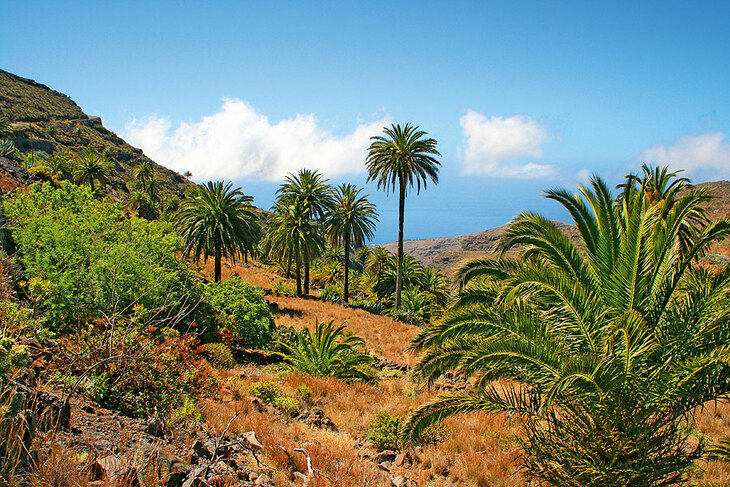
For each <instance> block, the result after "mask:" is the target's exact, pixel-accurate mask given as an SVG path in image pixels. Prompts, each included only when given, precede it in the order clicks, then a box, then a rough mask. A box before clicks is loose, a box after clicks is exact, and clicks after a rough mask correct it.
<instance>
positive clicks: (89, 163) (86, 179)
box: [75, 150, 109, 193]
mask: <svg viewBox="0 0 730 487" xmlns="http://www.w3.org/2000/svg"><path fill="white" fill-rule="evenodd" d="M108 167H109V163H108V162H107V160H106V159H104V158H103V157H101V156H99V155H98V154H97V153H96V152H94V151H92V150H87V151H86V152H84V154H83V155H82V156H81V158H80V159H79V160H78V162H77V164H76V170H75V175H76V181H77V182H78V183H81V184H83V183H89V186H91V192H92V193H93V192H94V181H97V182H98V183H99V184H101V185H102V186H104V184H105V183H106V182H107V178H108Z"/></svg>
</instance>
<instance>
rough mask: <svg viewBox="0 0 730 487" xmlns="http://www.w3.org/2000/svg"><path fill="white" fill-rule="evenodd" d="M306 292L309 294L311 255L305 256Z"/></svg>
mask: <svg viewBox="0 0 730 487" xmlns="http://www.w3.org/2000/svg"><path fill="white" fill-rule="evenodd" d="M304 294H305V295H307V296H309V256H308V255H305V256H304Z"/></svg>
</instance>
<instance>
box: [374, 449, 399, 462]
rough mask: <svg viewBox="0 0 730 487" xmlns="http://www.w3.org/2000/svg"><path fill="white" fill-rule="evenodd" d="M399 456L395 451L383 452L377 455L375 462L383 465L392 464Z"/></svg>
mask: <svg viewBox="0 0 730 487" xmlns="http://www.w3.org/2000/svg"><path fill="white" fill-rule="evenodd" d="M397 456H398V454H397V453H396V452H394V451H393V450H383V451H381V452H378V454H377V455H375V461H376V462H377V463H383V462H392V461H393V460H395V457H397Z"/></svg>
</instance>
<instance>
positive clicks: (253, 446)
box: [240, 431, 264, 452]
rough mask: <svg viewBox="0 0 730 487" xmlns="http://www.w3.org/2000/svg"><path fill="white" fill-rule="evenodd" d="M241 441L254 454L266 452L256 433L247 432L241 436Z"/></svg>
mask: <svg viewBox="0 0 730 487" xmlns="http://www.w3.org/2000/svg"><path fill="white" fill-rule="evenodd" d="M240 440H241V442H242V443H243V445H244V446H245V447H246V448H248V449H249V450H251V451H253V452H262V451H264V445H262V444H261V443H260V442H259V440H258V438H256V432H254V431H247V432H245V433H244V434H242V435H241V436H240Z"/></svg>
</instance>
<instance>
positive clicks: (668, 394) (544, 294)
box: [407, 175, 730, 487]
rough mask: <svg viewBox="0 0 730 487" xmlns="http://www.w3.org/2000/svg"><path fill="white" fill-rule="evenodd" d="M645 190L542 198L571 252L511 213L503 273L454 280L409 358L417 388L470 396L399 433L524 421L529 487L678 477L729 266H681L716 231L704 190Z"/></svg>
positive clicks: (717, 361) (723, 307)
mask: <svg viewBox="0 0 730 487" xmlns="http://www.w3.org/2000/svg"><path fill="white" fill-rule="evenodd" d="M648 177H649V176H648V175H647V176H645V178H637V177H634V176H629V177H627V179H626V183H625V184H624V185H622V186H620V192H619V194H618V195H617V197H613V195H612V194H611V191H610V189H609V188H608V186H607V185H606V183H605V182H604V181H603V180H601V179H600V178H598V177H594V178H593V180H592V184H591V188H590V189H588V188H584V187H581V188H580V194H570V193H568V192H567V191H564V190H551V191H548V192H547V193H546V196H547V197H548V198H550V199H552V200H555V201H557V202H559V203H560V204H562V205H563V206H564V207H565V208H566V209H567V210H568V212H569V213H570V215H571V216H572V218H573V220H574V223H575V225H576V227H577V230H578V232H579V234H580V242H579V243H574V242H573V241H572V240H571V239H570V238H569V237H567V236H566V235H565V234H564V233H563V232H561V231H560V229H559V228H558V227H557V225H556V224H555V223H554V222H552V221H550V220H548V219H546V218H544V217H542V216H540V215H537V214H534V213H522V214H521V215H519V216H518V217H517V218H516V220H515V221H514V222H513V224H512V225H511V227H510V228H509V230H508V231H507V232H506V234H505V235H504V239H503V245H504V249H505V251H506V250H508V249H511V248H514V247H516V246H520V249H521V258H520V259H519V260H516V261H511V260H507V259H504V258H499V259H481V260H476V261H472V262H471V263H469V264H467V265H466V266H465V267H464V268H463V269H462V271H461V279H462V286H463V287H462V291H461V294H460V296H459V299H458V301H457V302H456V303H455V305H454V306H453V307H452V308H451V309H450V310H449V311H448V312H447V313H446V314H445V316H444V317H443V319H442V320H440V321H439V322H438V323H436V324H434V325H432V326H430V327H428V328H426V329H424V330H422V332H421V333H420V334H419V335H418V336H417V337H416V338H415V341H414V345H415V347H416V348H418V349H420V350H422V351H423V352H424V353H423V355H422V357H421V358H420V361H419V363H418V366H417V370H418V371H419V372H420V373H421V374H423V375H424V376H425V377H426V378H427V379H428V380H429V381H432V380H434V379H435V378H436V377H438V376H439V375H440V374H442V373H444V372H446V371H449V370H452V371H457V372H458V373H460V374H463V375H464V376H468V377H472V378H473V381H474V384H475V386H474V387H473V388H472V389H471V390H469V391H466V392H459V393H456V394H450V395H445V396H442V397H440V398H438V399H437V400H435V401H434V402H431V403H430V404H427V405H425V406H423V407H421V408H420V409H418V410H417V411H415V412H414V414H413V415H412V416H411V417H410V418H409V420H408V422H407V431H408V434H409V435H410V436H412V437H417V436H418V434H419V433H420V432H421V431H423V430H424V429H425V428H426V427H428V426H429V425H431V424H433V423H435V422H438V421H440V420H441V419H443V418H445V417H447V416H449V415H452V414H458V413H465V412H469V411H476V410H484V411H493V412H504V411H506V412H508V413H510V414H514V415H518V416H520V417H521V418H522V419H523V420H524V424H525V430H526V437H525V438H524V439H523V440H522V447H523V449H524V451H525V454H526V455H525V457H524V458H525V462H524V466H525V468H526V470H527V473H528V474H529V476H530V477H532V478H533V479H536V480H537V481H538V482H542V483H547V484H549V485H560V486H596V487H598V486H626V485H640V486H660V485H662V486H663V485H675V484H678V483H682V482H683V481H684V480H686V472H687V469H688V468H689V467H690V466H691V464H692V462H693V461H694V459H696V458H697V457H698V456H699V455H700V453H701V443H700V444H697V443H693V442H691V441H689V439H688V437H687V435H686V434H684V433H683V429H682V428H681V421H682V420H683V419H685V418H687V417H689V416H691V412H692V411H693V410H694V409H695V408H696V407H698V406H700V405H702V404H704V403H705V402H706V401H710V400H713V399H716V398H718V397H720V396H722V395H724V394H727V393H728V392H730V365H729V361H730V346H729V344H730V321H729V316H728V315H729V314H730V309H729V308H728V306H727V298H728V296H729V295H730V269H729V268H726V269H723V270H721V271H719V272H717V273H712V272H710V271H708V270H706V269H704V268H702V267H699V266H697V265H696V262H697V259H698V258H700V257H702V255H703V254H704V252H705V251H706V250H707V249H708V247H709V246H710V245H711V244H712V243H714V242H716V241H718V240H721V239H723V238H725V237H727V236H728V235H730V221H728V220H727V219H723V220H720V221H717V222H712V223H710V222H707V221H706V220H704V218H703V211H702V209H701V208H702V206H701V205H703V204H704V203H706V202H707V201H709V200H710V196H709V195H708V194H707V193H706V192H705V191H702V190H698V189H693V188H691V187H689V186H688V185H687V184H686V182H681V183H679V184H678V185H674V186H672V185H671V183H670V184H667V185H664V188H665V193H666V194H664V195H663V196H662V197H655V195H654V194H649V191H648V189H647V188H649V187H656V186H652V185H651V184H650V182H649V181H647V180H646V178H648ZM672 177H674V176H672ZM678 186H680V187H681V188H682V189H681V191H679V190H678V191H674V189H672V188H677V187H678ZM682 240H684V241H685V242H684V245H683V244H682V243H681V241H682Z"/></svg>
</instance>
